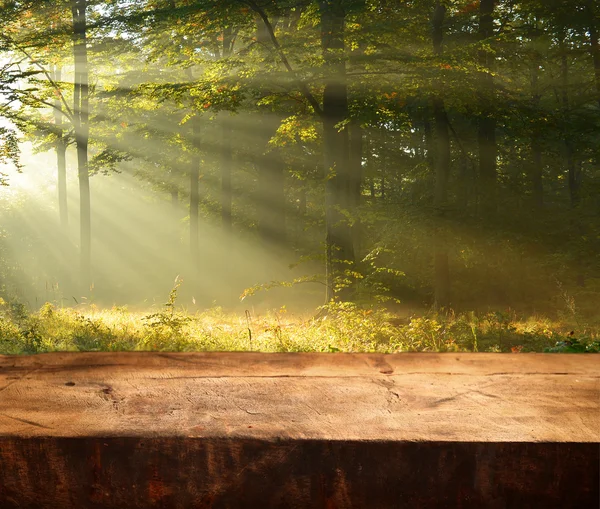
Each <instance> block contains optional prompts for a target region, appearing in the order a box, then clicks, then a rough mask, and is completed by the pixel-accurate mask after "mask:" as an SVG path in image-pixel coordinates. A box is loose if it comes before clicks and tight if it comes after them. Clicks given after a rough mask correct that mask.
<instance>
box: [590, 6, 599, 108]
mask: <svg viewBox="0 0 600 509" xmlns="http://www.w3.org/2000/svg"><path fill="white" fill-rule="evenodd" d="M590 14H591V16H590V17H591V19H592V23H591V24H590V49H591V52H592V60H593V62H594V76H595V79H596V94H597V96H598V97H597V99H598V106H600V42H599V41H598V18H597V16H596V14H595V12H594V11H592V12H591V13H590Z"/></svg>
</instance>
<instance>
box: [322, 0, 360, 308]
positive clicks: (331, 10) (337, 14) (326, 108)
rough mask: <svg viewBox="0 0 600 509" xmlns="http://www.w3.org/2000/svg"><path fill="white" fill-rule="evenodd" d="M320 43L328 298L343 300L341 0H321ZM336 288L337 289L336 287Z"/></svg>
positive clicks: (346, 232)
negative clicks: (340, 285) (340, 280)
mask: <svg viewBox="0 0 600 509" xmlns="http://www.w3.org/2000/svg"><path fill="white" fill-rule="evenodd" d="M319 10H320V17H321V47H322V50H323V57H324V60H325V68H326V72H327V74H328V75H327V78H326V80H325V89H324V91H323V155H324V165H325V172H326V183H325V209H326V212H325V215H326V218H325V223H326V230H327V235H326V248H327V255H326V256H327V263H326V271H327V295H326V298H327V301H330V300H332V299H335V298H338V297H339V298H341V299H342V300H345V299H347V298H348V297H349V292H350V289H349V288H347V287H345V288H342V287H339V288H338V287H337V286H338V278H340V277H341V276H342V275H343V273H344V272H345V270H346V269H347V268H348V264H351V263H353V262H354V252H353V246H352V234H351V231H350V227H349V225H348V222H347V220H346V218H345V217H344V215H343V214H342V213H341V209H343V208H345V207H347V206H348V194H349V170H348V163H349V160H348V159H349V154H348V144H349V142H348V129H347V128H343V129H339V128H338V127H337V125H338V124H339V123H340V122H342V121H343V120H345V119H346V118H347V117H348V88H347V84H346V64H345V61H344V23H345V11H344V7H343V5H342V1H341V0H320V1H319ZM336 290H339V292H338V291H336Z"/></svg>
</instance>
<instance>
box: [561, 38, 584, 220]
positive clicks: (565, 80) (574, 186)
mask: <svg viewBox="0 0 600 509" xmlns="http://www.w3.org/2000/svg"><path fill="white" fill-rule="evenodd" d="M560 46H561V66H560V67H561V81H562V83H561V92H562V93H561V95H562V106H563V114H564V116H565V120H566V119H567V118H568V116H569V115H570V110H571V107H570V104H569V58H568V52H567V46H566V44H565V42H564V40H563V41H561V44H560ZM565 159H566V163H567V172H568V175H569V198H570V202H571V208H572V209H575V208H577V206H578V205H579V201H580V187H581V171H580V168H579V167H578V165H577V164H575V151H574V148H573V140H572V139H570V137H569V134H568V133H567V135H566V136H565Z"/></svg>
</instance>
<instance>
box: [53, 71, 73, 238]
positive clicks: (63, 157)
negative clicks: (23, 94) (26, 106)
mask: <svg viewBox="0 0 600 509" xmlns="http://www.w3.org/2000/svg"><path fill="white" fill-rule="evenodd" d="M52 79H53V80H54V82H55V83H57V84H59V83H60V81H61V80H62V72H61V69H60V67H59V66H55V67H54V72H53V76H52ZM54 105H55V109H54V123H55V125H56V129H57V139H56V147H55V148H56V166H57V187H58V214H59V217H60V225H61V227H62V228H63V229H65V230H66V229H67V228H68V226H69V213H68V208H67V144H66V141H65V138H64V130H63V115H62V113H61V112H60V108H61V103H60V99H56V100H55V101H54Z"/></svg>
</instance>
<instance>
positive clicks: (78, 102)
mask: <svg viewBox="0 0 600 509" xmlns="http://www.w3.org/2000/svg"><path fill="white" fill-rule="evenodd" d="M86 8H87V0H73V1H72V3H71V12H72V15H73V54H74V60H75V80H74V91H73V102H74V108H73V114H74V127H75V143H76V146H77V175H78V179H79V216H80V242H81V286H82V290H83V291H84V292H85V293H87V292H88V291H90V289H91V284H92V274H91V255H92V229H91V206H90V175H89V170H88V140H89V120H88V119H89V86H88V79H89V78H88V59H87V20H86Z"/></svg>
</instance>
